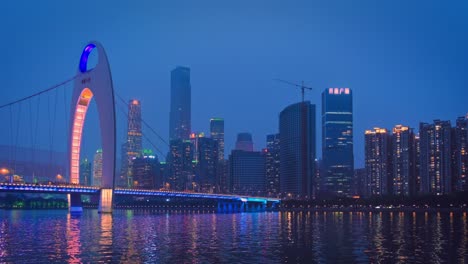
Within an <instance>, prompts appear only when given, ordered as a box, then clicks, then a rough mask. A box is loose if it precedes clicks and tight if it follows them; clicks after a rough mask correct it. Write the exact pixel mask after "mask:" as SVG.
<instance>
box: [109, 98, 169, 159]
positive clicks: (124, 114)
mask: <svg viewBox="0 0 468 264" xmlns="http://www.w3.org/2000/svg"><path fill="white" fill-rule="evenodd" d="M118 108H119V110H120V112H121V113H122V115H123V116H125V117H127V115H128V113H127V112H126V111H125V110H124V108H123V107H122V106H118ZM141 135H142V136H143V137H144V138H145V139H146V140H147V141H148V143H150V145H151V146H152V147H153V148H154V149H155V150H156V151H157V152H158V153H159V154H161V156H162V157H161V158H165V157H164V153H163V152H162V151H161V150H160V149H159V148H158V147H157V146H156V145H155V144H154V143H153V142H152V141H151V140H150V139H149V138H148V137H147V136H146V135H145V134H143V133H141Z"/></svg>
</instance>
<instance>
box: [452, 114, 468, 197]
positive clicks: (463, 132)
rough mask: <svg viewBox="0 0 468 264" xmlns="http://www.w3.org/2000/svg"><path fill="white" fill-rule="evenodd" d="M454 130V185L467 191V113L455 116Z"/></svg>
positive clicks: (460, 189)
mask: <svg viewBox="0 0 468 264" xmlns="http://www.w3.org/2000/svg"><path fill="white" fill-rule="evenodd" d="M454 130H455V133H454V139H453V141H454V143H455V157H454V158H455V163H454V166H455V168H454V174H455V175H454V178H455V180H456V182H455V184H454V185H455V187H456V190H457V191H468V114H467V115H466V116H463V117H459V118H457V121H456V127H455V128H454Z"/></svg>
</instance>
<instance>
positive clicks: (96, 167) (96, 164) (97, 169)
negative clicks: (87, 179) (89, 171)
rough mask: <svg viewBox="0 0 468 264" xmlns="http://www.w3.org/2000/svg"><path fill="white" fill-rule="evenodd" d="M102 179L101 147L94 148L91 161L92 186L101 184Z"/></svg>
mask: <svg viewBox="0 0 468 264" xmlns="http://www.w3.org/2000/svg"><path fill="white" fill-rule="evenodd" d="M101 180H102V149H98V150H96V154H94V161H93V186H101Z"/></svg>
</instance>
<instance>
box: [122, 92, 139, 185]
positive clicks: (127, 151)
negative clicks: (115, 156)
mask: <svg viewBox="0 0 468 264" xmlns="http://www.w3.org/2000/svg"><path fill="white" fill-rule="evenodd" d="M141 151H142V133H141V104H140V101H138V100H136V99H132V100H130V101H129V102H128V122H127V141H126V142H125V143H124V144H123V146H122V167H121V170H122V171H121V176H120V178H121V183H120V185H121V186H124V187H132V185H133V176H132V162H133V160H134V159H135V158H136V157H139V156H140V155H141Z"/></svg>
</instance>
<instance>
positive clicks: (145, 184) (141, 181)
mask: <svg viewBox="0 0 468 264" xmlns="http://www.w3.org/2000/svg"><path fill="white" fill-rule="evenodd" d="M159 170H160V168H159V160H158V157H157V156H156V155H154V154H153V152H152V151H151V150H149V149H144V150H143V152H142V155H141V156H139V157H135V158H134V159H133V161H132V175H133V188H141V189H159V188H161V187H162V177H161V173H160V171H159Z"/></svg>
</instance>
